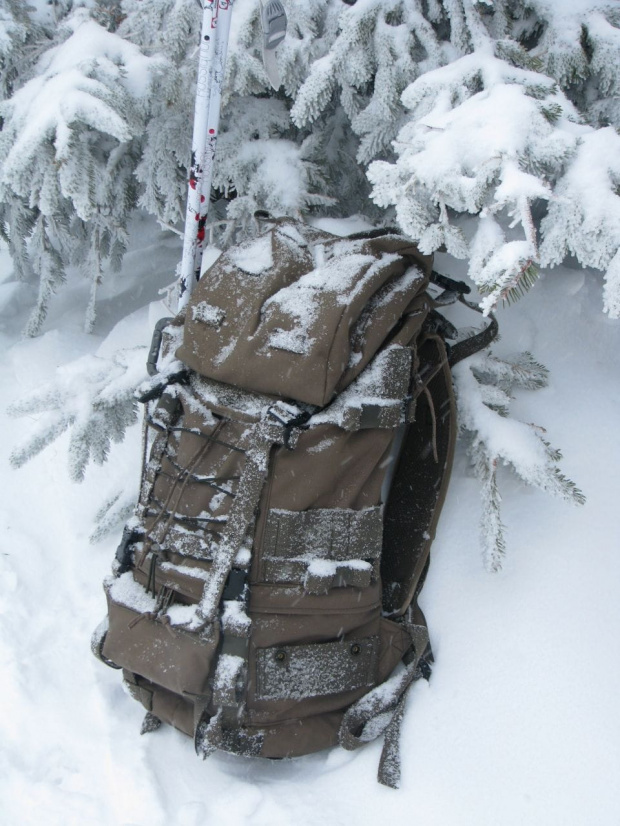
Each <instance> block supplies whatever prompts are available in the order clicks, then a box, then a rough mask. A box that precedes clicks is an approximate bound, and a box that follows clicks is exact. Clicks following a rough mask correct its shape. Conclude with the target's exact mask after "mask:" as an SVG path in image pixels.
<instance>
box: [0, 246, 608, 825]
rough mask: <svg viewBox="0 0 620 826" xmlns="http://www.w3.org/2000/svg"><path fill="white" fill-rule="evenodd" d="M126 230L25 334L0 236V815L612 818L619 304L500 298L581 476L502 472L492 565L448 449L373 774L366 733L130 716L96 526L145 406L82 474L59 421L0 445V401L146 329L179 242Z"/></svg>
mask: <svg viewBox="0 0 620 826" xmlns="http://www.w3.org/2000/svg"><path fill="white" fill-rule="evenodd" d="M141 237H142V239H143V240H142V243H143V244H146V246H145V247H143V248H142V249H136V250H134V251H133V252H132V253H130V254H129V255H128V257H127V259H126V262H125V265H124V268H123V274H122V276H116V277H114V278H112V277H111V278H109V279H108V281H107V283H106V284H104V286H103V287H102V291H101V303H100V314H99V321H98V323H97V325H96V328H95V335H94V336H87V335H85V334H84V333H83V332H82V331H81V325H82V321H83V311H84V308H85V306H86V303H87V300H88V296H87V293H88V286H87V285H86V284H84V283H82V282H79V281H76V282H75V283H74V282H71V283H70V285H69V286H68V287H67V288H65V289H64V290H63V292H62V293H61V294H60V295H59V296H58V297H57V299H56V300H55V301H54V303H53V306H52V310H51V312H50V316H49V319H48V322H47V324H46V327H45V330H46V332H45V333H44V334H43V335H42V336H41V337H40V338H37V339H34V340H22V339H21V338H20V335H19V333H20V329H21V327H22V326H23V324H24V323H25V320H26V318H27V313H28V305H27V301H26V298H27V295H26V290H25V288H24V287H22V286H20V285H17V284H14V283H12V282H11V276H10V274H11V267H10V261H9V260H8V257H7V256H6V253H2V252H0V282H1V283H0V343H1V345H2V348H3V352H4V358H3V359H2V361H1V363H0V388H1V390H0V397H1V398H2V402H3V403H2V406H1V407H2V409H1V410H0V433H2V439H1V446H0V454H1V458H0V460H1V461H2V463H3V465H2V466H3V473H2V491H1V496H0V523H1V525H2V543H1V545H0V701H1V702H0V822H1V823H2V824H3V826H4V825H5V824H6V826H30V824H36V826H72V825H73V824H76V826H78V825H79V826H84V825H85V824H89V825H90V824H92V826H164V824H165V826H199V825H200V826H202V824H209V826H220V824H222V826H224V824H225V826H245V825H246V824H248V826H306V825H307V826H315V824H325V826H348V824H355V826H371V824H372V826H375V824H379V823H381V824H385V823H389V824H392V823H399V822H405V821H406V822H412V823H416V824H425V826H513V824H514V826H585V824H588V826H590V824H591V826H617V824H618V823H620V784H619V783H618V777H619V776H620V705H619V704H618V700H617V698H618V691H619V689H620V656H619V654H620V650H619V645H618V639H619V637H620V598H619V592H620V584H619V583H620V553H618V534H619V530H618V524H619V522H618V507H619V506H618V494H619V493H620V427H619V425H620V380H619V378H618V367H619V366H620V365H619V362H620V323H619V322H612V321H609V320H608V319H607V318H606V317H605V316H604V315H603V314H602V313H601V279H600V278H599V277H597V276H596V275H594V274H586V275H585V276H584V274H582V272H581V271H579V270H573V269H569V268H562V269H558V270H556V271H553V272H551V273H548V274H547V275H546V277H545V278H544V279H542V280H541V282H540V283H539V284H538V285H537V286H536V287H535V289H534V291H533V292H532V293H531V294H530V295H528V296H527V297H526V298H525V299H523V300H522V301H521V302H520V303H519V304H518V305H516V306H514V307H512V308H510V309H509V310H507V311H505V312H500V314H499V315H500V325H501V331H502V339H501V341H500V342H499V344H498V345H497V347H496V350H497V352H498V353H500V354H502V353H509V352H513V351H516V350H523V349H529V350H531V351H532V352H533V353H534V355H535V356H536V357H537V358H538V359H540V360H541V361H543V362H544V363H545V364H546V365H547V366H548V367H549V368H550V369H551V382H550V386H549V387H548V388H546V389H544V390H541V391H538V392H536V393H527V392H521V393H520V394H519V396H518V398H517V399H516V401H515V403H514V406H513V412H514V413H516V414H517V415H519V416H520V417H521V418H522V419H523V420H524V421H535V422H536V423H538V424H540V425H544V426H545V427H546V428H547V431H548V437H549V440H550V441H551V442H552V444H554V445H557V446H559V447H561V448H562V449H563V452H564V456H565V459H564V461H563V463H562V469H563V470H564V472H565V473H566V474H567V475H568V476H570V477H571V478H573V479H574V480H575V481H576V482H577V484H578V485H579V486H580V487H581V488H582V490H583V491H584V493H585V494H586V495H587V497H588V500H587V504H586V505H585V506H584V507H581V508H578V507H571V506H569V505H567V504H565V503H563V502H560V501H556V500H553V499H550V498H549V497H547V496H545V494H543V493H540V492H538V491H534V490H531V489H525V488H524V487H523V486H522V485H521V484H520V483H518V482H517V481H515V480H514V478H513V477H511V476H508V475H507V474H506V476H503V477H502V478H501V479H500V483H501V485H502V491H503V494H504V505H503V507H504V511H503V515H504V520H505V522H506V524H507V529H508V530H507V536H508V555H507V560H506V563H505V566H504V570H503V571H502V572H501V573H499V574H495V575H490V574H488V573H486V572H485V571H484V569H483V566H482V563H481V560H480V551H479V545H478V524H477V523H478V519H479V503H478V485H477V482H476V481H475V480H474V479H473V478H472V477H471V475H470V473H469V471H468V467H467V462H466V459H465V457H464V455H463V452H462V451H459V453H458V454H457V459H456V465H455V472H454V476H453V481H452V485H451V489H450V493H449V496H448V500H447V503H446V507H445V510H444V513H443V515H442V519H441V523H440V528H439V533H438V537H437V541H436V543H435V545H434V548H433V561H432V565H431V569H430V574H429V577H428V580H427V584H426V586H425V589H424V592H423V599H422V605H423V608H424V610H425V612H426V615H427V619H428V621H429V624H430V629H431V636H432V641H433V646H434V650H435V656H436V665H435V669H434V673H433V677H432V680H431V682H430V684H426V683H420V684H418V685H416V687H415V688H414V690H413V691H411V692H410V696H409V700H408V708H407V714H406V717H405V722H404V726H403V732H402V747H403V748H402V750H403V781H402V788H401V790H400V791H392V790H389V789H386V788H383V787H381V786H379V785H378V784H377V783H376V782H375V774H376V768H377V763H378V758H379V752H380V748H381V745H380V743H375V744H372V745H369V746H368V747H366V748H365V749H362V750H361V751H359V752H356V753H348V752H345V751H343V750H341V749H334V750H332V751H330V752H327V753H320V754H317V755H313V756H309V757H306V758H301V759H297V760H294V761H280V762H273V763H270V762H267V761H259V760H247V759H243V758H235V757H232V756H228V755H222V754H216V755H215V756H213V757H211V758H210V759H209V760H207V761H206V762H204V763H203V762H201V761H200V760H198V759H197V758H196V756H195V754H194V751H193V746H192V743H191V741H190V740H189V739H187V738H186V737H184V736H183V735H181V734H179V733H177V732H175V731H173V730H171V729H169V728H162V729H161V730H159V731H158V732H155V733H153V734H151V735H148V736H146V737H140V735H139V728H140V723H141V720H142V716H143V710H142V709H141V707H140V706H139V705H138V704H136V703H135V702H134V701H132V700H131V699H130V698H129V697H128V696H127V695H126V694H125V692H124V691H123V689H122V687H121V681H120V677H119V674H118V673H117V672H115V671H112V670H109V669H107V668H105V667H104V666H103V665H101V664H100V663H98V662H97V661H96V660H95V659H94V658H93V657H92V656H91V654H90V646H89V642H90V635H91V632H92V630H93V628H94V627H95V626H96V625H97V623H98V622H99V620H100V619H101V617H102V616H103V614H104V611H105V604H104V598H103V592H102V589H101V580H102V578H103V576H104V575H105V574H107V573H108V571H109V566H110V562H111V559H112V556H113V553H114V549H115V545H116V543H117V541H118V536H112V537H109V538H108V539H106V540H104V541H101V542H100V543H99V544H96V545H91V544H89V541H88V537H89V535H90V533H91V532H92V530H93V520H94V516H95V514H96V512H97V510H98V508H99V507H100V505H101V504H102V502H103V501H104V500H105V499H106V498H108V497H109V496H110V495H112V494H114V493H115V492H117V491H119V490H121V489H123V488H125V487H127V486H129V487H131V486H133V485H137V476H138V466H139V426H137V425H136V426H135V427H134V428H132V430H131V431H130V433H129V436H128V438H127V440H126V441H125V443H124V444H123V445H120V446H116V447H115V448H114V450H113V451H112V454H111V457H110V461H109V462H108V464H107V465H106V466H104V467H93V468H90V469H89V470H88V471H87V476H86V481H85V482H84V483H83V484H82V485H75V484H73V483H71V482H70V481H69V479H68V474H67V470H66V466H67V460H66V442H65V441H63V440H61V441H60V442H58V443H56V444H55V445H53V446H52V447H50V448H48V449H47V450H46V451H44V452H43V454H41V455H40V456H39V457H38V458H36V459H35V460H33V461H32V462H31V463H29V464H28V465H26V466H25V467H23V468H22V469H20V470H13V469H11V468H10V467H9V465H8V455H9V453H10V451H11V449H12V448H13V447H14V446H15V445H16V444H17V443H18V442H19V441H21V440H23V438H24V437H25V435H27V433H28V429H29V425H30V423H29V421H28V419H16V418H15V417H14V416H11V415H9V414H8V413H7V412H6V406H7V404H8V403H9V402H10V401H11V400H14V399H15V398H16V397H19V396H20V395H23V394H24V393H25V392H27V391H28V390H29V389H31V388H33V387H37V386H40V385H41V384H42V383H43V382H45V381H46V379H47V378H49V377H50V376H51V375H52V374H53V371H54V369H55V368H56V367H57V366H58V365H60V364H63V363H65V362H68V361H71V360H73V359H75V358H77V357H78V356H80V355H83V354H84V353H88V352H93V351H94V350H96V349H97V347H99V346H100V345H101V344H102V342H103V340H104V338H105V337H106V336H107V335H108V334H109V333H110V331H111V330H112V329H113V328H114V325H115V324H116V322H117V321H118V320H119V319H120V318H122V317H123V316H124V315H126V314H127V313H128V312H131V313H133V314H132V315H131V316H130V317H129V318H128V319H126V320H125V321H124V322H122V324H121V325H120V326H119V327H117V328H116V329H115V330H114V333H113V343H114V346H121V345H127V346H131V345H137V344H146V343H147V342H148V340H149V338H150V326H151V323H152V317H153V309H152V308H151V310H150V311H149V308H148V302H149V301H152V300H154V299H156V298H157V289H158V288H159V287H160V286H162V285H163V284H165V283H166V282H167V281H169V280H170V277H171V274H172V272H173V269H174V264H175V263H176V260H177V256H178V246H177V244H176V243H173V242H172V241H171V242H170V244H169V245H161V243H159V244H158V245H157V246H149V244H150V243H151V241H150V240H149V238H150V236H149V235H148V233H146V234H142V235H141ZM149 316H150V320H149ZM109 345H110V342H108V346H109Z"/></svg>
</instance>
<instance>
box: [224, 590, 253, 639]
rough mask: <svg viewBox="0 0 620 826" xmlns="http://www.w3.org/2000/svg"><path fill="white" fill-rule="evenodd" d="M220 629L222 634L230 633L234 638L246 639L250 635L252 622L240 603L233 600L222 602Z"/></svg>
mask: <svg viewBox="0 0 620 826" xmlns="http://www.w3.org/2000/svg"><path fill="white" fill-rule="evenodd" d="M223 605H224V610H223V611H222V618H221V619H222V629H223V631H224V633H227V632H228V633H230V634H232V635H233V636H235V637H247V636H249V634H250V626H251V625H252V620H251V619H250V618H249V617H248V615H247V614H246V612H245V606H244V604H243V603H242V602H239V601H238V600H234V599H227V600H224V602H223Z"/></svg>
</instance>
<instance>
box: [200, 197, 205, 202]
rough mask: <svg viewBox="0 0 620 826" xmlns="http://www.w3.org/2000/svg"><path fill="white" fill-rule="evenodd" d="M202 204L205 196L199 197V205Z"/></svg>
mask: <svg viewBox="0 0 620 826" xmlns="http://www.w3.org/2000/svg"><path fill="white" fill-rule="evenodd" d="M204 202H205V196H204V195H201V196H200V203H201V204H204Z"/></svg>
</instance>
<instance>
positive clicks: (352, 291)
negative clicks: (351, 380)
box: [263, 241, 399, 354]
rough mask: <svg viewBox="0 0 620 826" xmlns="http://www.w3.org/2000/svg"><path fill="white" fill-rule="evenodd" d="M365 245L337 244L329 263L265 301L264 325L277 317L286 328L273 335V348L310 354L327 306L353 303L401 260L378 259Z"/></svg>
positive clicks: (388, 256) (393, 256) (392, 256)
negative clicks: (378, 275)
mask: <svg viewBox="0 0 620 826" xmlns="http://www.w3.org/2000/svg"><path fill="white" fill-rule="evenodd" d="M362 245H363V242H360V241H341V242H338V243H336V244H335V245H334V247H333V254H332V257H331V258H330V259H329V260H328V261H325V262H324V263H323V264H322V265H321V266H319V267H317V268H316V269H314V270H312V271H311V272H309V273H306V274H305V275H302V276H301V278H299V279H298V280H297V281H296V282H295V283H293V284H290V285H289V286H287V287H283V288H282V289H281V290H278V292H277V293H275V294H274V295H273V296H271V298H269V299H267V301H265V304H264V305H263V314H264V315H263V317H264V321H265V323H269V322H270V321H271V320H272V319H273V318H276V319H278V321H281V322H282V324H283V325H284V326H282V327H278V328H277V329H276V330H275V331H274V332H273V333H271V335H270V337H269V342H268V343H269V346H270V347H273V348H275V349H283V350H290V351H291V352H293V353H300V354H304V353H308V352H310V349H311V348H312V346H313V344H314V342H315V339H316V335H317V334H318V331H317V330H316V324H317V322H318V320H319V318H320V316H321V312H322V310H323V307H324V306H325V304H326V303H331V302H333V304H335V305H339V306H343V307H344V306H346V305H348V304H350V303H351V302H352V301H354V300H355V297H356V295H358V294H359V293H360V292H362V291H363V290H364V289H365V287H366V285H367V283H368V281H369V280H372V279H373V278H374V277H375V275H376V272H377V270H379V269H383V268H384V267H386V266H388V265H389V264H390V263H392V261H396V260H399V256H398V255H396V254H393V253H382V254H381V255H380V256H379V258H378V259H377V258H375V257H374V256H372V255H369V254H367V253H364V252H362V251H361V248H362ZM360 273H362V275H361V276H360Z"/></svg>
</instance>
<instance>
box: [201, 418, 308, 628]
mask: <svg viewBox="0 0 620 826" xmlns="http://www.w3.org/2000/svg"><path fill="white" fill-rule="evenodd" d="M299 414H300V411H299V410H298V409H297V408H294V407H292V406H291V405H288V404H285V403H284V402H277V403H276V404H274V405H272V406H271V407H270V408H268V409H267V410H266V411H265V413H264V414H263V416H262V417H261V419H260V420H259V421H258V422H257V423H256V424H254V425H249V426H248V429H247V430H246V432H245V434H244V437H243V438H242V439H241V442H240V445H239V447H240V448H241V449H242V450H243V451H244V453H245V457H246V458H245V467H244V469H243V473H242V475H241V479H240V481H239V487H238V488H237V491H236V496H235V499H234V501H233V504H232V506H231V508H230V511H229V512H228V520H227V522H226V528H225V530H224V531H223V532H222V537H221V539H220V542H219V544H218V549H217V555H216V558H215V559H214V561H213V566H212V568H211V572H210V575H209V579H208V580H207V582H206V584H205V587H204V590H203V593H202V597H201V600H200V603H199V604H198V609H197V616H198V618H199V620H200V621H201V622H202V623H203V624H205V625H208V624H210V623H213V622H214V621H215V619H216V617H217V612H218V609H219V604H220V600H221V598H222V594H223V591H224V587H225V585H226V580H227V578H228V575H229V573H230V571H231V570H232V568H233V565H234V561H235V557H236V556H237V553H238V552H239V551H240V550H241V547H242V545H243V541H244V539H245V537H246V534H247V531H248V528H249V526H250V524H251V522H252V519H253V517H254V513H255V511H256V508H257V507H258V502H259V499H260V496H261V492H262V490H263V485H264V483H265V479H266V478H267V472H268V470H269V454H270V452H271V448H272V447H273V446H274V445H278V444H279V445H282V444H286V443H287V442H288V441H289V440H290V433H291V423H292V422H294V421H295V420H296V419H297V418H298V417H299Z"/></svg>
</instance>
